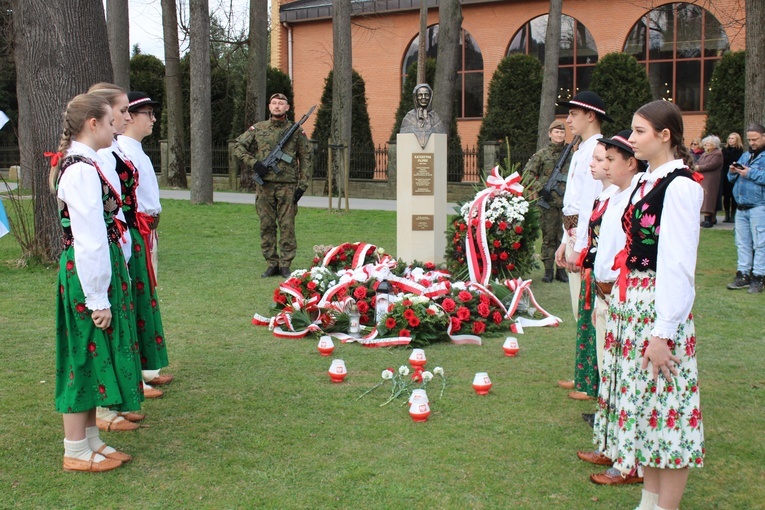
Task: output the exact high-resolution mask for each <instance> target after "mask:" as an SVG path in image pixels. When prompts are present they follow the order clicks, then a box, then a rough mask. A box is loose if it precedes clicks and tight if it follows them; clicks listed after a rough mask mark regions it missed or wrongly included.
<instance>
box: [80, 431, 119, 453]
mask: <svg viewBox="0 0 765 510" xmlns="http://www.w3.org/2000/svg"><path fill="white" fill-rule="evenodd" d="M85 438H86V439H87V440H88V445H89V446H90V449H91V450H93V451H94V452H97V451H98V450H99V449H100V448H101V447H102V446H106V443H104V442H103V441H101V437H100V435H99V433H98V427H96V426H93V427H87V428H86V429H85ZM116 451H117V450H115V449H114V448H112V447H111V446H106V448H104V449H103V451H102V452H101V453H114V452H116Z"/></svg>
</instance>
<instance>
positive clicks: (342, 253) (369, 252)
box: [313, 243, 383, 273]
mask: <svg viewBox="0 0 765 510" xmlns="http://www.w3.org/2000/svg"><path fill="white" fill-rule="evenodd" d="M359 248H362V249H363V253H362V252H361V251H360V250H359ZM313 252H314V257H313V265H314V266H317V265H321V266H323V267H326V268H327V269H329V270H330V271H332V272H333V273H336V272H337V271H342V270H344V269H351V268H354V267H359V266H363V265H366V264H373V263H375V262H377V260H378V258H379V256H380V255H382V253H383V251H382V250H378V249H377V247H376V246H374V245H371V244H365V243H343V244H341V245H339V246H323V245H318V246H314V247H313Z"/></svg>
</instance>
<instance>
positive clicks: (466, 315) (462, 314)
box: [457, 306, 470, 321]
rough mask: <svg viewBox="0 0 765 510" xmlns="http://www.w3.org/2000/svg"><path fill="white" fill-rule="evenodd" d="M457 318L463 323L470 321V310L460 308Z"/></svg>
mask: <svg viewBox="0 0 765 510" xmlns="http://www.w3.org/2000/svg"><path fill="white" fill-rule="evenodd" d="M457 317H458V318H459V320H461V321H466V320H469V319H470V310H469V309H468V308H466V307H464V306H460V307H459V308H458V309H457Z"/></svg>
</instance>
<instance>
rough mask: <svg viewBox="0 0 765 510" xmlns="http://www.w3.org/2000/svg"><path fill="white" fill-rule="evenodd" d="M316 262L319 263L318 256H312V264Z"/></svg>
mask: <svg viewBox="0 0 765 510" xmlns="http://www.w3.org/2000/svg"><path fill="white" fill-rule="evenodd" d="M318 263H319V257H314V258H313V264H314V265H316V264H318Z"/></svg>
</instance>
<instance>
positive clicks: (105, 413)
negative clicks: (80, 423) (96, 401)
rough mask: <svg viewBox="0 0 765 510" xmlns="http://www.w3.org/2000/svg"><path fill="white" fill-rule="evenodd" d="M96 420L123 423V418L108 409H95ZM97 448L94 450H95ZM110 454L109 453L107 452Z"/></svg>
mask: <svg viewBox="0 0 765 510" xmlns="http://www.w3.org/2000/svg"><path fill="white" fill-rule="evenodd" d="M96 418H98V419H99V420H104V421H108V422H113V421H114V422H118V421H124V420H125V418H123V417H122V416H120V415H118V414H117V413H116V412H115V411H112V410H111V409H109V408H108V407H96ZM97 449H98V448H96V450H97ZM109 453H111V452H109Z"/></svg>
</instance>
